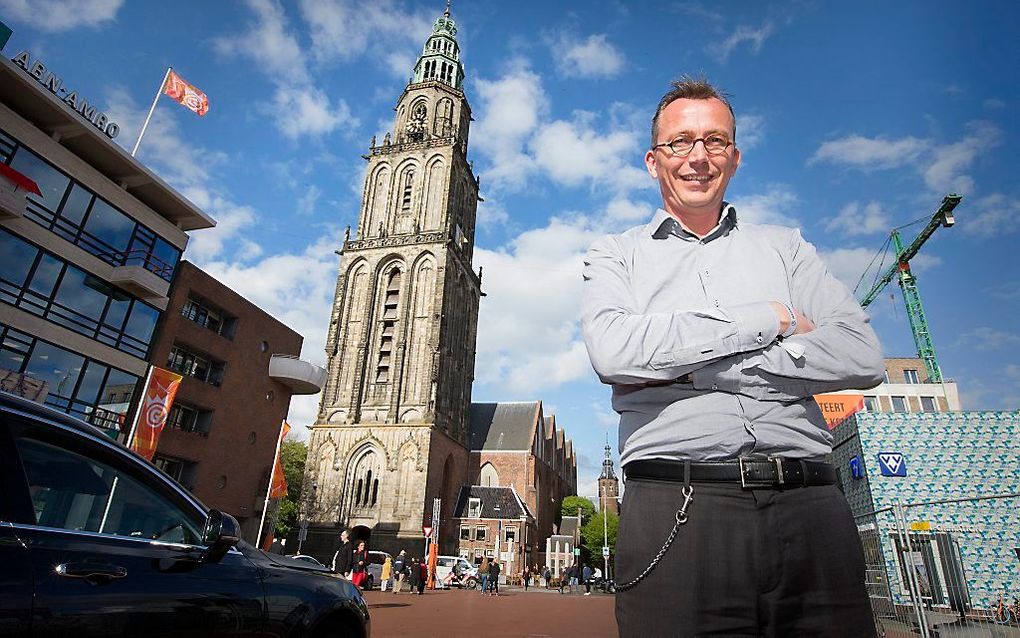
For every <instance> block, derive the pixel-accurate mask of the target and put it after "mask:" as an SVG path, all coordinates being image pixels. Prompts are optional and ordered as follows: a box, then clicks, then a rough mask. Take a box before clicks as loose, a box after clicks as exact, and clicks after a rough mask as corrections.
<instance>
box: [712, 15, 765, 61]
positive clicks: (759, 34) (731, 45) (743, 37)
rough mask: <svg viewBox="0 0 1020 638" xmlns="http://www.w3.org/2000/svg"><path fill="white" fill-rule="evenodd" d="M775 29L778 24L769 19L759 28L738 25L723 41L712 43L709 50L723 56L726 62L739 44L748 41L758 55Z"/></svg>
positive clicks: (752, 51) (753, 51)
mask: <svg viewBox="0 0 1020 638" xmlns="http://www.w3.org/2000/svg"><path fill="white" fill-rule="evenodd" d="M775 31H776V26H775V24H774V23H773V22H771V21H767V22H765V24H763V25H761V26H760V27H757V28H755V27H750V26H747V25H742V26H739V27H737V28H736V29H735V30H734V31H733V32H732V33H731V34H730V35H729V36H728V37H727V38H726V39H725V40H723V41H722V42H719V43H717V44H714V45H711V46H710V47H709V51H710V52H712V53H713V54H715V55H718V56H719V57H721V58H722V60H723V62H725V61H726V60H727V59H729V57H730V54H731V53H733V51H734V50H735V49H736V48H737V47H738V46H740V45H741V44H744V43H747V45H748V47H749V48H750V49H751V53H754V54H756V55H757V54H758V52H760V51H761V48H762V46H763V45H764V44H765V40H767V39H768V38H769V36H771V35H772V34H773V33H775Z"/></svg>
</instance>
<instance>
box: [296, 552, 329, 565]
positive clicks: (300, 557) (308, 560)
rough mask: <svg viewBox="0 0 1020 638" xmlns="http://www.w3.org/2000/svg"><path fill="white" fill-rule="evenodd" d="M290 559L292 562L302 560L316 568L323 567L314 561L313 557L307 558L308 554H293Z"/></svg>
mask: <svg viewBox="0 0 1020 638" xmlns="http://www.w3.org/2000/svg"><path fill="white" fill-rule="evenodd" d="M291 558H293V559H294V560H303V561H304V562H306V563H310V564H312V565H315V566H317V567H325V565H323V564H322V563H320V562H319V561H318V560H316V558H315V557H314V556H309V555H308V554H294V555H293V556H291Z"/></svg>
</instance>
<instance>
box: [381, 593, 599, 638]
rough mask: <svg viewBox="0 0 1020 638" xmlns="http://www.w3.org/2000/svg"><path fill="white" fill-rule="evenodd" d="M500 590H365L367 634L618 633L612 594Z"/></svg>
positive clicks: (534, 637)
mask: <svg viewBox="0 0 1020 638" xmlns="http://www.w3.org/2000/svg"><path fill="white" fill-rule="evenodd" d="M504 589H505V592H502V593H501V594H500V595H499V596H496V597H493V596H482V595H481V593H479V592H478V591H477V590H474V591H462V590H459V589H454V590H451V591H427V590H426V592H425V594H424V595H422V596H417V595H413V594H407V593H406V592H405V593H400V594H393V593H392V592H380V591H377V590H376V591H370V592H365V600H366V601H367V602H368V606H369V610H370V613H371V616H372V636H373V637H374V638H389V637H390V636H395V637H399V638H413V637H417V636H441V637H442V638H453V637H454V636H469V637H471V636H476V637H477V638H499V637H504V636H506V637H509V636H514V637H518V636H527V637H529V638H538V637H541V636H550V637H555V638H560V637H563V638H570V637H573V636H578V637H581V636H584V637H585V638H598V637H601V636H606V637H612V636H616V635H617V630H616V617H615V615H614V607H613V605H614V600H615V599H614V597H613V596H609V595H605V594H596V593H592V595H591V596H582V595H580V594H574V595H570V594H562V595H561V594H558V593H557V592H556V590H551V591H544V590H537V591H536V590H534V589H532V590H529V591H527V592H525V591H524V590H523V589H518V588H504Z"/></svg>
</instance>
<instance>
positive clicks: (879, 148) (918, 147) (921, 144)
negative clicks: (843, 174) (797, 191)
mask: <svg viewBox="0 0 1020 638" xmlns="http://www.w3.org/2000/svg"><path fill="white" fill-rule="evenodd" d="M929 147H930V144H929V142H928V141H927V140H922V139H918V138H916V137H903V138H900V139H893V140H889V139H883V138H881V137H875V138H869V137H863V136H861V135H850V136H847V137H844V138H841V139H838V140H831V141H829V142H825V143H824V144H822V145H821V146H820V147H819V148H818V150H817V151H815V154H814V155H813V156H812V157H811V159H809V160H808V164H814V163H816V162H831V163H833V164H848V165H850V166H854V167H856V168H860V169H861V170H865V171H867V170H877V169H885V168H895V167H897V166H903V165H905V164H909V163H913V162H915V161H916V160H917V158H918V156H919V155H920V154H921V153H923V152H924V151H926V150H928V148H929Z"/></svg>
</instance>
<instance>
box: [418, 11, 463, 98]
mask: <svg viewBox="0 0 1020 638" xmlns="http://www.w3.org/2000/svg"><path fill="white" fill-rule="evenodd" d="M429 81H436V82H442V83H443V84H448V85H449V86H452V87H453V88H455V89H460V90H463V87H464V65H463V64H461V62H460V46H459V45H458V44H457V23H456V22H454V21H453V18H451V17H450V3H449V1H447V3H446V11H444V12H443V15H441V16H439V17H438V18H436V22H435V24H433V25H432V35H431V36H429V39H428V40H426V41H425V47H424V48H423V49H422V53H421V55H420V56H418V63H417V64H415V65H414V75H413V76H412V78H411V84H418V83H419V82H429Z"/></svg>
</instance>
